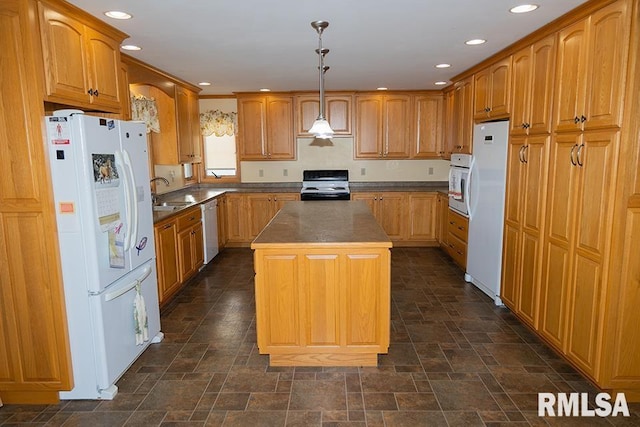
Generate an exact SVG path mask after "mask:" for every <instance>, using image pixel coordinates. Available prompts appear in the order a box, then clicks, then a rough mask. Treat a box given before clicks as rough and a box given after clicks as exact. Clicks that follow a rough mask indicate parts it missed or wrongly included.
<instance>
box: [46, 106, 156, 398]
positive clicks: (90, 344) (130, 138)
mask: <svg viewBox="0 0 640 427" xmlns="http://www.w3.org/2000/svg"><path fill="white" fill-rule="evenodd" d="M44 120H45V128H46V133H47V145H48V150H49V163H50V169H51V178H52V182H53V193H54V202H55V210H56V220H57V227H58V239H59V244H60V257H61V264H62V277H63V281H64V293H65V304H66V311H67V323H68V328H69V341H70V347H71V362H72V368H73V381H74V387H73V389H72V390H70V391H68V392H61V393H60V398H61V399H112V398H113V397H114V396H115V394H116V393H117V386H115V382H116V380H117V379H118V378H120V376H121V375H122V374H123V373H124V372H125V371H126V370H127V368H128V367H129V366H130V365H131V364H132V363H133V362H134V361H135V360H136V359H137V358H138V356H140V354H141V353H142V352H143V351H144V350H145V349H146V348H147V347H148V346H149V344H150V343H152V342H160V341H161V340H162V336H163V335H162V333H161V332H160V312H159V306H158V289H157V276H156V264H155V244H154V238H153V213H152V207H151V194H150V187H149V166H148V152H147V142H146V141H147V139H146V130H145V125H144V124H142V123H137V122H125V121H120V120H114V119H107V118H101V117H94V116H88V115H84V114H82V112H81V111H77V110H61V111H57V112H55V113H54V115H53V116H47V117H45V119H44Z"/></svg>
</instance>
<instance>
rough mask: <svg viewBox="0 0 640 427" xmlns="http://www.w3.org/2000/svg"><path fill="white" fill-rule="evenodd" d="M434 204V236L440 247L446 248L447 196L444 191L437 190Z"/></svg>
mask: <svg viewBox="0 0 640 427" xmlns="http://www.w3.org/2000/svg"><path fill="white" fill-rule="evenodd" d="M436 204H437V207H436V209H437V213H436V237H437V239H438V244H439V245H440V247H443V248H445V249H446V246H447V234H448V230H449V196H448V195H447V194H445V193H440V192H438V197H437V199H436Z"/></svg>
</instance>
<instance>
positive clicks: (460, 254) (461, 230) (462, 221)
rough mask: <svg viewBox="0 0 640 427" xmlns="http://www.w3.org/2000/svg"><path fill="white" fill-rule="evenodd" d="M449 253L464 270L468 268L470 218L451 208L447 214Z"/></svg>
mask: <svg viewBox="0 0 640 427" xmlns="http://www.w3.org/2000/svg"><path fill="white" fill-rule="evenodd" d="M447 222H448V224H447V247H446V249H447V253H448V254H449V256H451V258H453V260H454V261H455V263H456V264H458V265H459V266H460V268H462V269H463V270H465V269H466V268H467V242H468V238H469V219H468V218H465V217H464V216H462V215H460V214H459V213H457V212H454V211H453V210H451V209H449V212H448V215H447Z"/></svg>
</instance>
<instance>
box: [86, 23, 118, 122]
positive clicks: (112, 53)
mask: <svg viewBox="0 0 640 427" xmlns="http://www.w3.org/2000/svg"><path fill="white" fill-rule="evenodd" d="M85 34H86V46H87V52H88V54H87V59H88V61H89V63H88V66H87V69H88V70H89V73H90V76H89V81H90V82H91V88H92V89H93V96H91V104H93V105H95V106H101V107H106V108H109V109H112V110H119V109H120V107H121V100H120V89H119V88H120V84H121V83H120V82H119V80H120V43H118V42H117V41H116V40H113V39H112V38H111V37H107V36H106V35H104V34H102V33H101V32H99V31H96V30H94V29H92V28H89V27H85Z"/></svg>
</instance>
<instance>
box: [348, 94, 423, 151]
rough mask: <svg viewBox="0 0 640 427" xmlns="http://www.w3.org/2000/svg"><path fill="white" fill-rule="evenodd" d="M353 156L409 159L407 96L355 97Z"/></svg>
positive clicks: (408, 97)
mask: <svg viewBox="0 0 640 427" xmlns="http://www.w3.org/2000/svg"><path fill="white" fill-rule="evenodd" d="M355 113H356V136H355V158H356V159H393V158H409V155H410V152H411V150H410V144H409V141H410V140H411V121H412V120H411V119H412V114H411V96H410V95H406V94H389V95H367V94H357V95H356V96H355Z"/></svg>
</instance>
